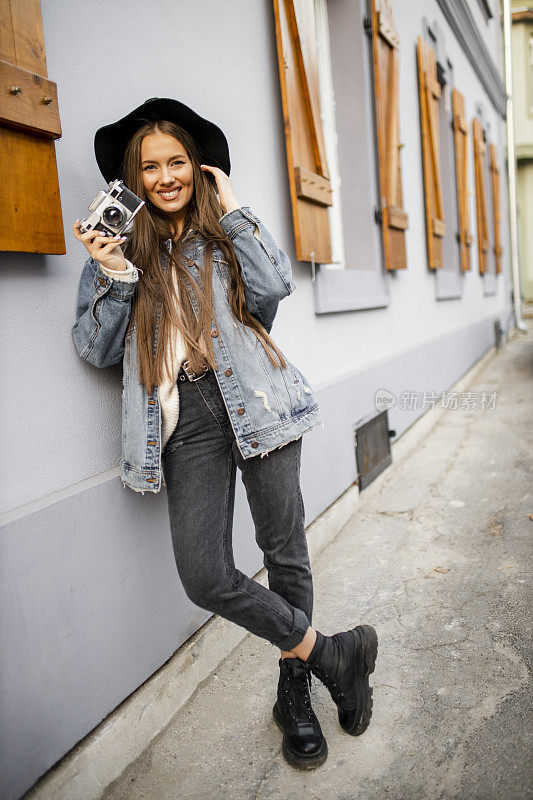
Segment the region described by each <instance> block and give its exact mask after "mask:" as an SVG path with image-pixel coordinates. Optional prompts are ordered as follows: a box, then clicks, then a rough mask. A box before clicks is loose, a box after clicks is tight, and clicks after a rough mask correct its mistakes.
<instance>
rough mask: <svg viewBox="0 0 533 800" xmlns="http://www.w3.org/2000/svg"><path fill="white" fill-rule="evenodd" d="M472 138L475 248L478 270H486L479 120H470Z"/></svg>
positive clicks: (486, 233) (483, 153)
mask: <svg viewBox="0 0 533 800" xmlns="http://www.w3.org/2000/svg"><path fill="white" fill-rule="evenodd" d="M472 139H473V143H474V173H475V176H476V216H477V249H478V260H479V272H480V274H481V275H483V273H485V272H486V271H487V253H488V252H489V229H488V225H487V203H486V200H485V178H484V176H485V156H486V153H487V145H486V144H485V142H484V140H483V129H482V127H481V122H480V121H479V120H478V119H477V118H476V117H474V119H473V120H472Z"/></svg>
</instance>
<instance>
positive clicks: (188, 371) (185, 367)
mask: <svg viewBox="0 0 533 800" xmlns="http://www.w3.org/2000/svg"><path fill="white" fill-rule="evenodd" d="M181 368H182V369H183V371H184V373H185V374H186V376H187V377H188V379H189V380H190V381H199V380H200V378H203V377H204V375H205V373H206V372H207V370H208V369H209V366H206V367H204V369H203V370H202V372H199V373H198V375H197V374H196V373H195V372H193V371H192V370H191V369H190V368H189V361H188V359H187V360H185V361H184V362H183V363H182V365H181Z"/></svg>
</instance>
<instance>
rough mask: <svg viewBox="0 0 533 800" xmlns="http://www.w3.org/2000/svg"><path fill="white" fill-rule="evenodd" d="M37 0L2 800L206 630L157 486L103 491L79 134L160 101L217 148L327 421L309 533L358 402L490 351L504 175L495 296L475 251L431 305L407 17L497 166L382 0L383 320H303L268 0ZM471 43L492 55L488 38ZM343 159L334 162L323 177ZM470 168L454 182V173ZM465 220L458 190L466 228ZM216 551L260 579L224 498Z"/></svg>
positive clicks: (307, 309)
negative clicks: (51, 193) (37, 105)
mask: <svg viewBox="0 0 533 800" xmlns="http://www.w3.org/2000/svg"><path fill="white" fill-rule="evenodd" d="M41 5H42V14H43V25H44V34H45V42H46V55H47V62H48V73H49V76H50V78H51V79H52V80H55V81H57V83H58V90H59V102H60V111H61V121H62V128H63V137H62V139H60V140H59V141H58V142H57V144H56V152H57V158H58V169H59V179H60V187H61V200H62V208H63V215H64V224H65V231H66V236H67V254H66V255H65V256H41V255H30V254H11V253H2V254H0V265H1V275H2V294H1V297H2V313H3V319H4V321H5V323H4V325H3V326H2V334H3V343H2V345H3V346H2V348H1V350H0V352H1V353H2V361H1V366H2V374H3V381H2V388H1V391H0V397H1V402H2V419H3V424H2V426H1V437H2V451H3V452H4V454H8V455H7V456H6V455H5V456H4V459H3V461H2V476H1V478H2V482H1V485H2V494H1V512H2V517H1V523H2V537H1V549H2V552H1V565H2V573H3V574H2V583H1V586H2V590H1V591H2V595H1V597H0V605H1V608H2V629H1V636H2V643H3V644H2V655H1V670H0V671H1V678H0V680H1V681H2V694H3V697H4V698H5V699H4V707H3V712H2V725H3V730H2V742H1V745H0V749H1V751H2V759H3V761H2V763H1V764H0V775H1V776H2V778H1V779H0V780H1V781H2V784H1V788H0V794H1V795H2V797H3V798H5V799H6V800H9V798H16V797H18V796H20V794H22V792H23V791H24V790H25V789H27V788H28V787H29V786H30V785H31V784H32V783H33V782H34V781H35V780H36V779H37V778H38V777H39V776H40V775H41V774H42V773H43V772H44V771H45V770H46V769H47V768H49V767H50V766H51V765H52V764H53V763H54V762H56V761H57V760H58V759H59V758H60V757H61V756H62V755H63V754H64V753H65V752H67V751H68V750H69V749H70V748H71V747H72V746H73V745H74V744H75V743H76V742H77V741H79V740H80V739H81V738H82V737H83V736H85V735H86V734H87V733H88V732H89V731H90V730H91V729H92V728H93V727H94V726H95V725H97V724H98V723H99V722H100V721H101V720H102V719H103V718H104V717H105V716H106V715H107V714H108V713H109V712H110V711H112V710H113V708H115V707H116V706H117V705H118V704H119V703H120V702H121V701H122V700H123V699H124V698H125V697H127V696H128V694H130V693H131V692H133V691H134V690H135V689H136V688H137V687H138V686H139V684H140V683H142V682H143V681H144V680H146V679H147V678H148V677H149V676H150V675H151V674H152V673H153V672H154V671H155V670H156V669H157V668H158V667H159V666H161V664H162V663H164V662H165V661H166V660H167V659H168V658H169V657H170V656H171V655H172V653H173V652H174V651H175V650H176V649H177V648H178V647H179V645H180V644H181V643H182V642H183V641H185V640H186V639H187V638H188V637H189V636H190V635H191V634H192V633H193V632H194V631H195V630H196V629H197V628H198V627H199V626H200V625H201V624H202V623H203V622H204V621H205V620H206V619H207V618H208V616H209V615H208V613H207V612H205V611H203V610H201V609H198V608H196V607H195V606H193V605H192V604H191V603H190V601H189V600H188V599H187V597H186V596H185V594H184V592H183V589H182V587H181V585H180V582H179V579H178V576H177V571H176V568H175V564H174V560H173V554H172V548H171V544H170V533H169V525H168V513H167V507H166V494H165V491H164V490H163V492H162V493H161V494H160V495H156V496H153V495H150V494H145V495H138V494H137V493H134V492H131V491H130V490H129V489H126V490H124V489H123V487H122V484H121V482H120V481H119V479H118V477H117V475H118V469H117V464H118V459H119V452H120V400H121V392H122V383H121V371H120V367H116V368H115V367H113V368H110V369H107V370H97V369H95V368H93V367H91V366H90V365H88V364H86V363H84V362H83V361H81V359H79V357H78V356H77V354H76V352H75V349H74V346H73V343H72V340H71V336H70V328H71V326H72V324H73V321H74V308H75V298H76V290H77V285H78V280H79V275H80V271H81V268H82V266H83V263H84V260H85V251H84V249H83V248H82V246H81V245H80V244H79V243H78V242H77V241H76V240H75V239H74V238H73V236H72V234H71V225H72V222H73V221H74V220H75V219H76V217H78V216H81V215H82V214H84V213H85V211H86V206H87V203H88V202H89V201H90V200H91V199H92V197H93V196H94V195H95V194H96V192H97V191H98V190H99V189H100V188H102V185H103V182H102V179H101V177H100V175H99V172H98V169H97V166H96V163H95V161H94V155H93V149H92V140H93V136H94V131H95V130H96V128H97V127H99V126H100V125H103V124H105V123H107V122H109V121H110V120H113V119H118V118H119V117H120V116H122V115H124V114H125V113H127V112H128V111H129V110H130V109H131V108H133V107H134V106H135V105H138V104H140V103H141V102H143V101H144V100H145V99H146V98H148V97H153V96H173V97H176V98H179V99H180V100H182V101H183V102H185V103H187V104H189V105H191V106H192V107H193V108H195V109H196V110H198V111H199V113H201V114H203V115H205V116H207V117H208V118H210V119H213V120H214V121H216V122H217V123H218V124H219V125H220V126H221V127H222V128H223V129H224V130H225V132H226V133H227V136H228V139H229V142H230V149H231V156H232V165H233V166H232V175H231V177H232V179H233V183H234V186H235V190H236V194H237V197H238V198H239V200H240V201H241V203H242V204H243V205H244V204H249V205H251V206H252V208H253V210H254V211H255V213H256V214H258V216H259V217H260V218H261V219H262V220H263V221H264V222H265V224H266V225H267V227H268V228H269V229H270V230H271V231H272V233H273V235H274V236H275V238H276V240H277V241H278V243H279V245H280V246H281V247H282V248H283V249H285V250H286V251H287V252H288V253H289V255H290V256H291V258H292V260H293V272H294V277H295V281H296V284H297V291H296V292H295V293H294V294H293V295H291V297H289V298H287V299H286V300H284V301H283V303H282V304H281V305H280V309H279V313H278V317H277V319H276V322H275V324H274V328H273V331H272V333H273V336H274V337H275V339H276V341H277V342H278V343H279V345H280V346H281V347H282V349H283V350H284V351H285V352H286V353H287V355H288V356H289V358H290V359H291V361H293V362H294V363H296V364H297V365H298V367H299V368H300V369H301V370H302V371H303V372H304V374H305V375H306V377H307V378H308V380H309V381H310V382H311V384H312V385H313V387H314V388H315V390H316V392H317V396H318V400H319V403H320V406H321V410H322V414H323V417H324V420H325V430H321V429H318V430H316V431H313V432H311V433H310V434H309V436H306V437H304V448H303V465H302V487H303V493H304V499H305V505H306V522H307V523H310V522H311V521H312V520H313V519H314V518H316V516H318V515H319V514H320V513H321V512H322V511H323V510H324V509H325V508H326V507H327V506H328V505H329V504H330V503H332V502H333V501H334V500H335V499H336V498H337V497H338V496H339V495H340V494H341V493H342V492H343V491H344V490H345V489H346V488H348V487H349V486H350V485H351V484H352V483H353V481H354V480H355V477H356V468H355V454H354V450H353V426H354V425H355V424H356V422H357V421H358V420H360V419H361V418H363V417H365V416H367V415H368V414H370V413H372V412H373V411H375V406H374V394H375V391H376V390H377V389H378V388H387V389H389V390H390V391H391V392H393V393H395V394H396V395H399V393H400V392H401V391H403V390H429V391H435V392H438V391H442V390H444V389H446V388H447V387H449V386H450V385H451V384H452V383H453V382H454V381H455V380H456V379H457V378H458V377H459V376H460V375H461V374H463V373H464V372H465V371H466V370H467V369H468V368H469V366H470V365H471V364H472V363H473V362H474V361H475V360H476V359H477V358H478V357H480V356H481V355H482V354H483V353H484V352H485V351H486V350H487V348H488V347H489V346H490V345H491V343H492V339H493V320H494V318H496V317H499V318H500V319H501V320H502V323H503V325H504V327H505V328H506V327H507V326H508V324H509V319H510V317H509V313H510V309H509V305H508V301H507V298H506V295H507V294H508V244H507V235H506V228H505V224H506V192H505V183H504V180H503V179H504V176H505V170H504V169H502V204H503V205H502V208H503V223H504V227H503V230H502V241H503V245H504V248H505V251H504V257H503V268H504V274H503V275H502V276H501V277H500V278H499V279H498V281H497V284H496V292H495V294H492V295H490V296H486V295H485V294H484V291H483V284H482V281H481V279H480V277H479V275H478V274H477V257H476V253H475V252H474V253H473V254H472V271H471V273H469V274H467V275H465V276H461V278H462V281H463V283H462V293H461V297H460V299H457V300H453V301H447V302H442V301H439V300H437V293H436V281H435V276H434V275H433V274H431V273H429V272H428V270H427V268H426V266H425V264H426V260H425V231H424V214H423V194H422V171H421V170H422V164H421V160H420V141H419V128H418V94H417V83H416V61H415V57H416V53H415V41H416V35H417V34H418V33H419V32H420V33H422V30H423V29H422V17H423V16H424V15H425V16H426V17H428V19H430V20H431V19H433V18H438V19H439V20H440V25H441V28H442V30H443V31H444V33H445V34H446V36H447V39H446V45H447V50H448V54H449V57H450V58H452V59H453V61H454V68H455V73H456V76H458V75H461V80H462V86H458V88H460V89H461V91H463V93H464V94H465V95H466V97H467V116H468V118H469V119H470V118H471V116H472V114H473V113H474V107H475V103H476V102H478V101H479V102H484V107H485V110H486V113H487V117H488V118H489V119H490V122H491V130H492V131H493V133H494V137H495V139H496V143H497V144H498V146H499V150H500V153H502V143H503V139H502V136H503V129H502V125H501V121H500V120H499V118H498V115H497V113H496V111H495V110H494V108H493V107H492V106H491V105H490V102H489V101H488V100H487V99H486V98H485V96H484V93H483V90H482V88H481V86H480V84H479V81H478V79H477V78H476V76H475V75H474V73H473V71H472V69H471V66H470V64H469V62H468V60H467V59H466V57H465V56H464V54H463V53H462V52H461V50H460V48H459V47H458V45H457V43H456V42H455V40H454V39H453V36H452V34H451V32H450V31H449V29H447V28H446V23H445V21H444V20H443V18H442V16H441V15H440V11H439V7H438V5H437V3H434V2H430V0H427V1H426V2H417V3H415V2H409V3H407V2H406V0H403V2H402V3H399V1H398V0H397V2H396V6H401V8H402V11H401V13H400V12H398V13H396V21H397V27H398V31H399V34H400V39H401V43H402V50H401V76H400V108H401V127H402V131H401V138H402V141H405V143H406V147H405V148H404V151H403V167H404V198H405V208H406V210H407V211H408V213H409V219H410V228H409V230H408V232H407V251H408V259H409V269H408V270H405V271H403V272H402V273H401V274H398V275H386V276H385V281H386V285H387V292H388V294H389V297H390V302H389V305H388V307H386V308H381V309H377V310H363V311H359V312H343V313H337V314H329V315H322V316H317V315H316V314H315V306H314V301H315V297H314V290H313V286H312V284H311V280H310V271H309V265H307V264H299V263H297V262H296V260H295V255H294V239H293V232H292V221H291V214H290V202H289V191H288V182H287V174H286V157H285V143H284V138H283V120H282V113H281V103H280V91H279V78H278V68H277V57H276V52H275V38H274V27H273V18H272V17H273V15H272V7H271V2H270V0H255V2H253V3H251V2H249V0H232V2H229V3H225V4H219V3H215V2H212V0H211V1H210V0H195V2H194V3H193V2H190V3H183V2H182V3H180V4H175V5H173V4H168V3H164V2H162V1H160V0H135V1H133V2H128V3H114V4H109V3H106V2H103V0H95V1H94V2H92V3H90V4H89V5H88V4H87V3H81V2H72V0H69V1H68V2H67V0H42V3H41ZM473 5H474V6H475V3H473ZM484 36H485V38H486V40H487V42H488V44H489V45H490V46H491V47H492V48H493V51H494V52H495V53H496V51H497V49H498V47H499V43H498V40H497V38H496V36H495V34H494V31H493V30H492V29H491V28H490V26H489V28H488V30H487V31H486V32H485V33H484ZM117 76H118V78H117ZM108 86H109V88H107V87H108ZM348 89H349V87H346V89H345V90H343V91H346V92H348ZM339 91H340V90H339ZM348 99H349V98H347V100H348ZM336 101H337V104H339V103H342V101H343V100H342V97H339V96H337V97H336ZM342 147H344V148H347V147H349V143H348V142H343V143H342ZM349 155H350V154H349V153H348V152H341V153H340V162H341V168H342V165H343V164H349V163H350V158H349ZM469 167H470V172H471V175H470V183H471V187H473V186H474V182H473V163H472V159H471V158H470V164H469ZM341 177H342V176H341ZM474 211H475V209H474V197H473V196H471V212H470V213H471V225H472V228H473V230H474V222H475V215H474ZM345 224H346V225H349V224H350V220H349V219H347V220H346V221H345ZM474 232H475V231H474ZM369 252H372V248H370V249H369ZM372 268H373V269H376V270H379V269H380V265H379V263H377V262H376V263H374V264H372ZM506 287H507V288H506ZM420 413H421V412H420V411H419V412H407V411H401V410H400V409H399V408H398V407H396V408H395V409H393V410H392V412H391V414H390V419H391V427H394V428H395V429H396V430H397V432H398V433H401V432H402V431H403V430H405V429H406V428H407V427H408V426H409V425H410V424H412V422H413V421H414V419H415V418H416V416H417V415H418V414H420ZM457 413H460V412H459V411H458V412H457ZM235 556H236V563H237V566H238V567H239V568H240V569H243V570H244V571H247V572H249V573H253V572H256V571H257V570H258V569H260V567H261V566H262V559H261V553H260V552H259V550H258V549H257V547H256V545H255V542H254V537H253V526H252V522H251V517H250V514H249V511H248V508H247V504H246V500H245V494H244V491H243V487H242V485H241V484H239V485H238V492H237V502H236V512H235Z"/></svg>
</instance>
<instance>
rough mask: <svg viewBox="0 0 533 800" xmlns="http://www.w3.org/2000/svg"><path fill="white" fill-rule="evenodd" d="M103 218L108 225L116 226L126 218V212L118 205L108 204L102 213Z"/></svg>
mask: <svg viewBox="0 0 533 800" xmlns="http://www.w3.org/2000/svg"><path fill="white" fill-rule="evenodd" d="M102 219H103V221H104V222H105V223H106V225H110V226H111V227H112V228H116V227H117V225H120V223H121V222H123V220H124V212H123V211H121V210H120V208H117V206H108V207H107V208H105V209H104V211H103V213H102Z"/></svg>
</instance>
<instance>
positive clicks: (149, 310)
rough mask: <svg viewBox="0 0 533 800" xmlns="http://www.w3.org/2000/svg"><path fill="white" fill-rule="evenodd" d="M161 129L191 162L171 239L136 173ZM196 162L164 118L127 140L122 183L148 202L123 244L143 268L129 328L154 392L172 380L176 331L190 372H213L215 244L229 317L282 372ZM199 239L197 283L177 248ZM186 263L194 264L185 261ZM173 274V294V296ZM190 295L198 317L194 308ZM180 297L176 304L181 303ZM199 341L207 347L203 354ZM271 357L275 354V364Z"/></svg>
mask: <svg viewBox="0 0 533 800" xmlns="http://www.w3.org/2000/svg"><path fill="white" fill-rule="evenodd" d="M157 131H160V132H161V133H167V134H170V135H171V136H174V138H175V139H177V140H178V142H179V143H180V144H181V145H182V146H183V147H184V148H185V151H186V153H187V155H188V156H189V159H190V161H191V163H192V169H193V180H194V186H193V194H192V197H191V199H190V202H189V204H188V206H187V210H186V214H185V218H184V224H183V230H182V233H181V235H180V236H179V237H178V238H177V239H174V234H173V229H172V225H171V218H170V215H168V214H166V213H165V212H164V211H162V210H160V209H158V208H157V207H156V206H154V205H153V204H152V203H151V202H150V200H149V199H148V197H147V195H146V193H145V190H144V184H143V178H142V172H141V143H142V140H143V138H144V137H145V136H147V135H148V134H149V133H154V132H157ZM201 163H202V161H201V156H200V153H199V151H198V147H197V145H196V142H195V140H194V139H193V138H192V137H191V136H190V134H189V133H187V131H186V130H184V129H183V128H182V127H181V126H179V125H176V124H175V123H173V122H170V121H168V120H158V121H155V122H153V121H147V122H146V123H145V124H144V125H143V126H142V127H141V128H139V129H138V130H137V131H136V132H135V133H134V134H133V136H132V137H131V139H130V141H129V143H128V146H127V148H126V152H125V155H124V161H123V165H122V179H123V181H124V183H125V184H126V186H128V188H129V189H131V191H132V192H135V194H136V195H137V196H138V197H140V198H141V200H144V201H145V205H144V206H143V207H142V208H141V210H140V211H139V213H138V214H137V215H136V216H135V217H134V219H133V225H132V230H131V237H130V238H129V239H128V241H127V242H126V244H125V245H124V253H125V256H126V258H128V259H129V260H130V261H132V262H133V264H135V266H137V267H139V269H140V270H142V272H141V275H140V277H139V281H138V283H137V285H136V287H135V292H134V295H133V300H132V313H131V318H130V322H129V326H128V329H129V327H130V326H131V324H132V321H133V320H135V326H136V331H137V356H138V363H139V380H140V382H141V383H142V384H143V385H144V386H145V388H146V391H147V392H148V394H151V393H152V391H153V388H154V385H159V384H160V383H161V382H162V380H163V379H164V377H165V376H164V373H165V372H167V374H168V375H170V364H169V363H168V359H167V358H166V352H167V341H168V340H169V337H170V336H171V335H172V333H173V326H176V328H177V329H178V330H179V332H180V333H181V335H182V336H183V340H184V342H185V347H186V357H187V358H188V360H189V362H190V366H191V368H192V370H193V371H194V372H199V371H201V369H202V368H203V367H204V366H205V364H206V361H207V363H208V364H209V366H210V367H212V368H213V369H215V368H216V367H217V363H216V358H215V354H214V351H213V342H212V338H211V321H212V320H213V319H214V318H215V314H214V308H213V302H212V288H213V283H212V271H213V247H214V245H215V244H216V245H218V247H219V248H220V249H221V250H222V252H223V254H224V259H225V260H226V261H227V263H228V267H229V277H230V280H229V281H228V284H229V285H228V300H229V305H230V308H231V311H232V314H233V316H234V318H235V319H236V320H237V321H239V322H241V323H242V324H243V325H246V326H247V327H249V328H251V329H252V330H253V332H254V333H255V335H256V336H257V338H258V340H259V341H260V343H261V344H262V346H263V347H264V349H265V352H266V354H267V356H268V358H269V360H270V362H271V363H272V364H273V366H276V367H281V368H285V367H286V366H287V363H286V361H285V359H284V358H283V353H282V352H281V351H280V350H279V349H278V347H276V345H275V343H274V342H273V340H272V339H271V338H270V336H269V334H268V332H267V330H266V328H265V327H264V326H263V325H262V324H261V323H260V322H259V321H258V320H257V319H255V317H253V316H252V314H251V313H250V311H249V310H248V307H247V305H246V299H245V294H244V283H243V279H242V275H241V268H240V265H239V262H238V261H237V258H236V256H235V253H234V250H233V245H232V243H231V240H230V239H229V237H228V236H227V234H226V232H225V231H224V229H223V228H222V226H221V224H220V222H219V219H220V217H221V216H222V214H223V210H222V208H221V206H220V203H219V201H218V199H217V196H216V186H215V182H214V178H213V176H212V175H211V173H209V174H207V173H205V172H204V171H203V170H202V169H200V164H201ZM191 230H192V231H193V235H194V233H196V234H200V235H201V236H202V237H203V238H204V240H205V241H206V247H205V252H204V258H203V265H202V263H200V265H197V266H198V271H199V284H198V283H197V281H196V280H195V279H194V277H193V276H192V275H191V273H190V272H189V270H188V269H187V268H186V266H185V263H186V262H187V259H186V257H185V255H184V253H183V250H182V244H183V241H184V239H185V236H186V235H187V234H188V232H189V231H191ZM169 238H172V248H171V253H170V257H169V260H168V266H167V269H166V271H165V270H164V269H163V267H162V264H161V255H162V246H163V243H164V242H165V241H166V240H167V239H169ZM188 263H189V265H190V264H191V263H192V262H190V261H189V262H188ZM173 275H174V276H175V279H176V283H177V287H178V294H177V295H176V292H175V287H174V280H173ZM191 292H194V295H195V298H196V301H197V305H198V316H197V315H196V313H195V311H194V307H193V304H192V302H191ZM178 297H179V301H178ZM159 312H160V313H161V316H160V322H159V328H158V335H157V347H156V352H155V354H154V352H153V344H154V335H155V330H156V325H157V317H158V314H159ZM200 342H203V346H204V348H205V353H204V350H203V349H202V345H201V344H200ZM272 351H273V352H274V353H276V355H277V357H278V358H277V359H275V358H274V356H273V354H272Z"/></svg>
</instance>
